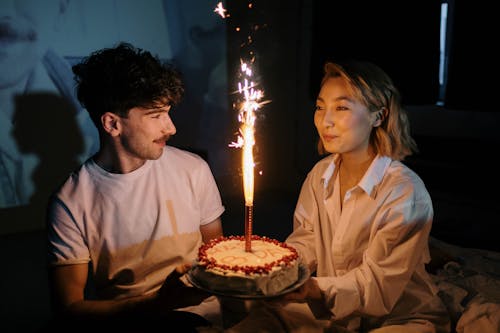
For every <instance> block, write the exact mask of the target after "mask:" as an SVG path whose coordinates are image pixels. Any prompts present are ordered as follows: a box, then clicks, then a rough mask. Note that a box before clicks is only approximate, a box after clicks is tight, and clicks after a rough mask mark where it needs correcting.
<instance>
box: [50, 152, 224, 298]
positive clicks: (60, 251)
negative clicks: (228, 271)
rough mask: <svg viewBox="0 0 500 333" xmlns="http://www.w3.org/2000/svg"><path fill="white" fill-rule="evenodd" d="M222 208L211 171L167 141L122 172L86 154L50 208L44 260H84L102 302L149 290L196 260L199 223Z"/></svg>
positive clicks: (61, 261)
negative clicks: (152, 154)
mask: <svg viewBox="0 0 500 333" xmlns="http://www.w3.org/2000/svg"><path fill="white" fill-rule="evenodd" d="M223 212H224V207H223V206H222V201H221V197H220V193H219V191H218V188H217V185H216V183H215V180H214V177H213V175H212V173H211V171H210V168H209V166H208V164H207V163H206V162H205V161H204V160H203V159H202V158H201V157H199V156H198V155H196V154H193V153H190V152H187V151H183V150H180V149H177V148H174V147H170V146H167V147H165V149H164V151H163V154H162V156H161V157H160V158H159V159H158V160H148V161H146V163H145V164H144V165H143V166H142V167H140V168H139V169H137V170H134V171H133V172H130V173H127V174H114V173H109V172H107V171H105V170H103V169H102V168H101V167H99V166H98V165H97V164H96V163H95V162H94V161H93V160H92V159H89V160H88V161H86V162H85V164H83V165H82V167H81V168H80V169H79V170H77V171H76V172H74V173H73V174H71V176H70V177H69V178H68V180H67V181H66V182H65V183H64V184H63V186H62V187H61V188H60V189H59V191H58V192H57V193H56V194H55V196H54V198H53V200H51V203H50V205H49V210H48V239H49V251H48V260H49V264H51V265H68V264H75V263H88V262H89V261H91V262H92V268H93V272H92V273H93V280H94V284H95V289H96V293H97V296H98V297H99V298H101V299H118V298H124V297H130V296H136V295H141V294H148V293H151V292H154V291H156V290H158V289H159V288H160V287H161V285H162V283H163V281H164V280H165V278H166V276H167V275H168V274H169V273H170V272H171V271H172V270H173V269H174V268H175V266H177V265H179V264H181V263H183V262H185V261H188V262H189V261H192V260H194V259H195V257H196V254H197V251H198V248H199V246H200V245H201V243H202V238H201V233H200V225H204V224H207V223H209V222H211V221H213V220H215V219H216V218H218V217H219V216H220V215H221V214H222V213H223Z"/></svg>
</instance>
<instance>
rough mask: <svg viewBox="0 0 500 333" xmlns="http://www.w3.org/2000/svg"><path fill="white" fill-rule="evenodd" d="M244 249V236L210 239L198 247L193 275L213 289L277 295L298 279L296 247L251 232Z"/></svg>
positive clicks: (225, 291) (216, 290) (215, 290)
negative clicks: (247, 246) (248, 249)
mask: <svg viewBox="0 0 500 333" xmlns="http://www.w3.org/2000/svg"><path fill="white" fill-rule="evenodd" d="M250 244H251V249H250V251H246V250H245V237H244V236H229V237H219V238H217V239H213V240H211V241H210V242H208V243H207V244H204V245H202V246H201V247H200V248H199V250H198V257H197V259H196V264H195V265H194V266H193V268H192V271H191V272H192V276H193V278H195V279H196V281H197V282H198V283H199V284H200V285H202V286H203V287H205V288H207V289H210V290H212V291H214V292H221V293H244V294H249V295H252V294H255V295H266V296H268V295H276V294H277V293H279V292H280V291H283V290H284V289H286V288H287V287H289V286H291V285H293V284H294V283H295V282H297V280H298V278H299V260H298V254H297V251H296V250H295V249H294V248H293V247H291V246H290V245H287V244H285V243H282V242H279V241H277V240H275V239H271V238H268V237H260V236H257V235H252V237H251V242H250Z"/></svg>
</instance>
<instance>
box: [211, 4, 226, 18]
mask: <svg viewBox="0 0 500 333" xmlns="http://www.w3.org/2000/svg"><path fill="white" fill-rule="evenodd" d="M226 11H227V10H226V9H225V8H224V6H223V5H222V2H219V3H218V4H217V7H215V10H214V13H217V14H219V15H220V17H222V18H225V17H226Z"/></svg>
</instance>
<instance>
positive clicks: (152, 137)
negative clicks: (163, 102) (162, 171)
mask: <svg viewBox="0 0 500 333" xmlns="http://www.w3.org/2000/svg"><path fill="white" fill-rule="evenodd" d="M169 113H170V106H164V107H159V108H151V109H145V108H138V107H137V108H133V109H131V110H130V111H129V114H128V116H127V117H126V118H119V122H120V124H119V129H120V142H121V145H122V146H123V147H124V151H126V152H127V153H128V155H129V156H130V157H133V158H135V159H141V160H155V159H158V158H159V157H160V156H161V154H162V152H163V148H164V147H165V144H166V142H167V140H168V139H169V138H170V137H171V136H172V135H174V134H175V132H176V128H175V125H174V123H173V122H172V119H171V118H170V114H169Z"/></svg>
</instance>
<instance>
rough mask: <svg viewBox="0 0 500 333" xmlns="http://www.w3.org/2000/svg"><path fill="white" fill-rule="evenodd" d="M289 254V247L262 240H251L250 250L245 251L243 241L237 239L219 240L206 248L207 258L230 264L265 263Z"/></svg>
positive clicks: (250, 264) (253, 264) (249, 264)
mask: <svg viewBox="0 0 500 333" xmlns="http://www.w3.org/2000/svg"><path fill="white" fill-rule="evenodd" d="M289 254H290V250H289V249H287V248H284V247H282V246H279V245H276V244H273V243H270V242H266V241H262V240H252V243H251V252H246V251H245V241H241V240H238V239H231V240H227V241H224V242H220V243H218V244H216V245H215V246H213V247H211V248H210V249H208V250H207V257H208V258H214V259H215V260H216V262H217V263H218V264H223V265H230V266H235V265H238V266H261V265H266V264H270V263H272V262H274V261H276V260H279V259H281V258H283V256H286V255H289Z"/></svg>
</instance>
